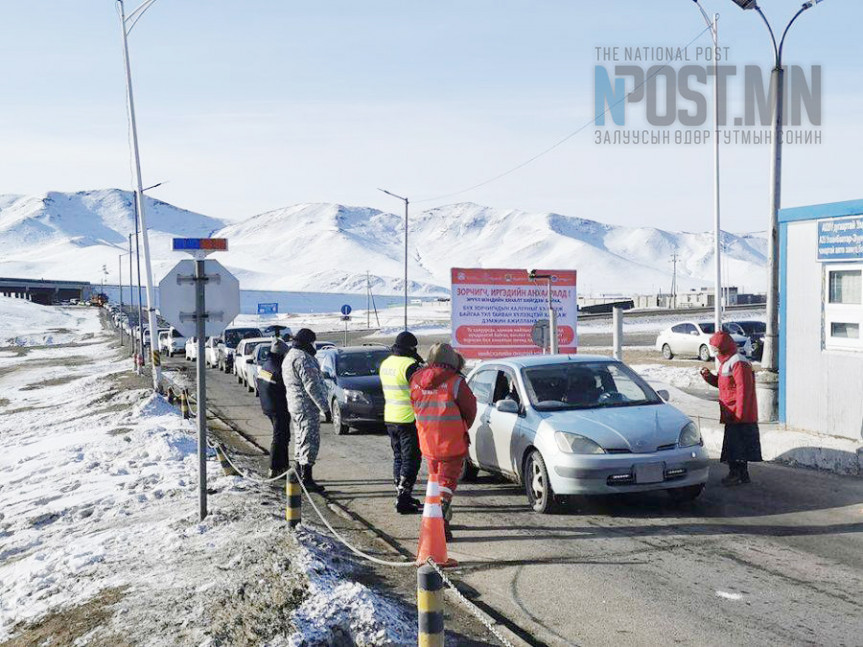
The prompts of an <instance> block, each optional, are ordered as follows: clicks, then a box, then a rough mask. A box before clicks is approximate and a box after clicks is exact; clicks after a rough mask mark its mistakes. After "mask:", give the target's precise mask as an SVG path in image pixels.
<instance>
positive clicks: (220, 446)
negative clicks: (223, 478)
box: [207, 437, 291, 483]
mask: <svg viewBox="0 0 863 647" xmlns="http://www.w3.org/2000/svg"><path fill="white" fill-rule="evenodd" d="M207 444H208V445H209V446H210V447H212V448H213V449H216V448H217V447H218V449H219V450H220V451H221V452H222V454H223V455H224V457H225V460H226V461H228V463H230V465H231V467H233V468H234V469H235V470H236V471H237V473H238V474H239V475H240V476H241V477H242V478H244V479H247V480H249V481H254V482H255V483H272V482H273V481H278V480H279V479H284V478H285V477H286V476H287V475H288V472H290V471H291V468H288V469H286V470H285V471H284V472H282V473H281V474H279V475H278V476H274V477H272V478H268V479H265V478H261V477H260V476H257V475H253V474H249V473H248V472H246V471H244V470H242V469H240V468H239V467H237V464H236V463H235V462H234V461H232V460H231V457H230V456H229V455H228V450H227V449H226V448H225V446H224V445H223V444H222V443H214V442H213V441H212V440H210V438H209V437H207Z"/></svg>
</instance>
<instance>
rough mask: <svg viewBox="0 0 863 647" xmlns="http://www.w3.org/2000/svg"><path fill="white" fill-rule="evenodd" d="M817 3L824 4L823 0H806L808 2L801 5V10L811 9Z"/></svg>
mask: <svg viewBox="0 0 863 647" xmlns="http://www.w3.org/2000/svg"><path fill="white" fill-rule="evenodd" d="M819 2H824V0H808V2H804V3H803V8H804V9H811V8H812V7H814V6H815V5H817V4H818V3H819Z"/></svg>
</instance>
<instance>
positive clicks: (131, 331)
mask: <svg viewBox="0 0 863 647" xmlns="http://www.w3.org/2000/svg"><path fill="white" fill-rule="evenodd" d="M135 222H137V219H136V220H135ZM134 295H135V293H134V292H132V234H129V319H128V320H129V321H132V317H131V314H132V313H133V312H134V311H135V308H134V304H135V296H134ZM129 342H130V343H129V345H130V346H131V347H132V358H133V359H134V358H135V331H134V329H133V328H132V326H129ZM136 361H137V360H136Z"/></svg>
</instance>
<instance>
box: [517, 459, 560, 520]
mask: <svg viewBox="0 0 863 647" xmlns="http://www.w3.org/2000/svg"><path fill="white" fill-rule="evenodd" d="M524 490H525V493H526V494H527V502H528V503H529V504H530V507H531V508H532V509H533V511H534V512H539V513H540V514H548V513H550V512H553V511H554V507H555V501H554V492H552V490H551V483H550V482H549V480H548V470H547V469H546V467H545V461H544V460H543V458H542V454H540V453H539V452H538V451H537V450H535V449H534V450H533V451H532V452H531V453H530V454H529V455H528V457H527V459H526V460H525V462H524Z"/></svg>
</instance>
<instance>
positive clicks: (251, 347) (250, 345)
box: [243, 341, 268, 355]
mask: <svg viewBox="0 0 863 647" xmlns="http://www.w3.org/2000/svg"><path fill="white" fill-rule="evenodd" d="M266 343H268V342H263V341H253V342H247V343H246V346H245V348H243V355H251V354H252V353H254V352H255V349H256V348H257V347H258V346H260V345H261V344H266Z"/></svg>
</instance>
